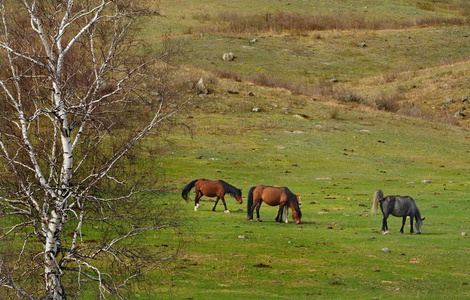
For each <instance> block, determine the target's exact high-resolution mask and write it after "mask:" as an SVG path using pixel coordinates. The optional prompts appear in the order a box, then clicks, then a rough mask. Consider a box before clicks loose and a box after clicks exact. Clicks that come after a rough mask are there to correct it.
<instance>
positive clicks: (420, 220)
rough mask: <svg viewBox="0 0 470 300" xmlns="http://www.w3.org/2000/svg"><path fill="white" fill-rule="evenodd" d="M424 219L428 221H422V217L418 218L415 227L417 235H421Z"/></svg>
mask: <svg viewBox="0 0 470 300" xmlns="http://www.w3.org/2000/svg"><path fill="white" fill-rule="evenodd" d="M424 219H426V218H422V219H421V217H419V218H416V224H415V227H416V233H417V234H421V226H422V225H423V221H424Z"/></svg>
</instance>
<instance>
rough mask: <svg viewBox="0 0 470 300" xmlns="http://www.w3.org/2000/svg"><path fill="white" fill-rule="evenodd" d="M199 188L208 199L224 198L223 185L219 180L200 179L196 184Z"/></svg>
mask: <svg viewBox="0 0 470 300" xmlns="http://www.w3.org/2000/svg"><path fill="white" fill-rule="evenodd" d="M196 185H197V186H196V188H198V189H199V190H200V191H201V192H202V193H203V194H204V195H206V196H207V197H216V196H223V191H224V189H223V185H222V183H221V182H220V181H219V180H209V179H205V178H203V179H199V181H198V182H197V183H196Z"/></svg>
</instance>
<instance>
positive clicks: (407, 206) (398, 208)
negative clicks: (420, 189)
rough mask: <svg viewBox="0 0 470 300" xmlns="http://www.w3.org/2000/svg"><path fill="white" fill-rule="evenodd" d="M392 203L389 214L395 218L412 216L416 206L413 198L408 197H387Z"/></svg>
mask: <svg viewBox="0 0 470 300" xmlns="http://www.w3.org/2000/svg"><path fill="white" fill-rule="evenodd" d="M387 198H390V201H391V203H392V205H391V211H390V213H391V214H392V215H393V216H396V217H403V216H414V215H415V213H416V211H417V206H416V203H415V201H414V199H413V198H411V197H410V196H398V195H395V196H387V197H385V199H387Z"/></svg>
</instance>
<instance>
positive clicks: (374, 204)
mask: <svg viewBox="0 0 470 300" xmlns="http://www.w3.org/2000/svg"><path fill="white" fill-rule="evenodd" d="M383 198H384V193H383V192H382V190H376V191H375V193H374V201H373V202H372V213H373V214H376V213H377V209H378V207H379V201H380V200H382V199H383Z"/></svg>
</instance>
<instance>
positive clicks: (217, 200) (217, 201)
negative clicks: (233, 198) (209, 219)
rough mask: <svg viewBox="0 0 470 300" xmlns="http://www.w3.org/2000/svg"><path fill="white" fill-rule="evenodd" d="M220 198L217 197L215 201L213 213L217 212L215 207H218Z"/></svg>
mask: <svg viewBox="0 0 470 300" xmlns="http://www.w3.org/2000/svg"><path fill="white" fill-rule="evenodd" d="M219 200H220V197H219V196H217V199H215V203H214V206H213V207H212V211H215V207H216V206H217V203H219Z"/></svg>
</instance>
